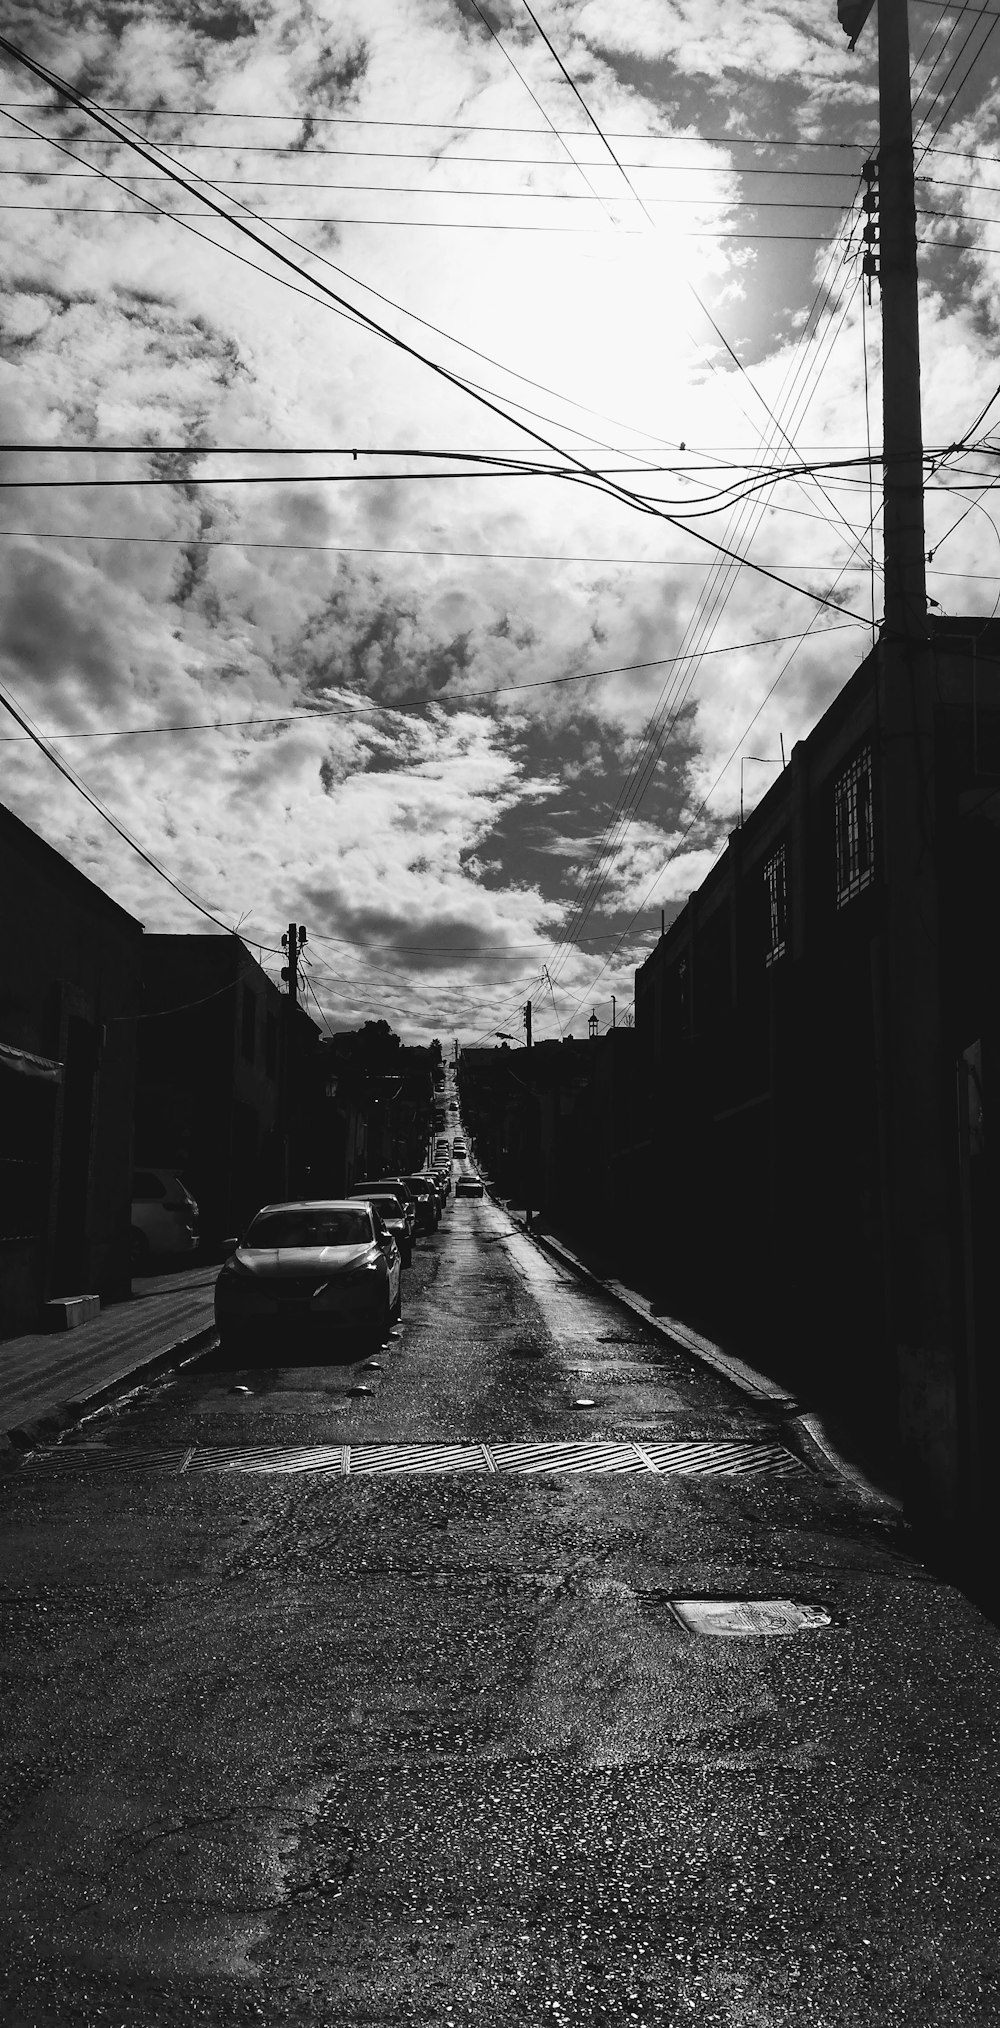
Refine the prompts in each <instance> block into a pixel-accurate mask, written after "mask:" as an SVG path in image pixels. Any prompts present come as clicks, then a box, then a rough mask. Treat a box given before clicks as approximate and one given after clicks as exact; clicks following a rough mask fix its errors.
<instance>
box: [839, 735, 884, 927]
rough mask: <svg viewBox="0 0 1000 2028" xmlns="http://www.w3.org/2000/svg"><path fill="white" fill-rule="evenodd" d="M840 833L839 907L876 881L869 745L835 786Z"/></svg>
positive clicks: (870, 753)
mask: <svg viewBox="0 0 1000 2028" xmlns="http://www.w3.org/2000/svg"><path fill="white" fill-rule="evenodd" d="M833 807H834V822H835V824H836V832H837V907H838V908H843V907H844V905H845V903H847V902H849V901H853V900H854V897H855V895H858V894H860V893H861V891H862V888H865V887H870V886H871V883H872V881H873V880H874V878H875V815H874V809H873V806H872V750H871V747H870V746H866V747H865V748H864V750H863V752H861V753H859V754H858V756H857V759H856V760H853V761H852V762H851V765H850V767H848V768H845V769H844V772H843V774H842V775H841V776H840V778H839V780H838V781H837V783H836V784H835V786H834V791H833Z"/></svg>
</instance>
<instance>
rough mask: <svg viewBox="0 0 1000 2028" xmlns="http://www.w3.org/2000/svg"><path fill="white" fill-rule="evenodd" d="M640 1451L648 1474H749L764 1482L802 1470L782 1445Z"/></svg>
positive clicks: (669, 1446) (653, 1446) (648, 1447)
mask: <svg viewBox="0 0 1000 2028" xmlns="http://www.w3.org/2000/svg"><path fill="white" fill-rule="evenodd" d="M640 1448H641V1449H642V1450H643V1451H645V1452H646V1453H647V1455H648V1457H649V1462H650V1470H651V1471H654V1472H660V1473H664V1474H670V1473H673V1472H687V1473H698V1472H707V1473H711V1474H713V1475H716V1474H718V1473H730V1472H733V1473H735V1472H739V1473H740V1474H741V1475H743V1474H744V1473H747V1472H750V1473H756V1474H758V1475H759V1474H764V1475H765V1476H766V1477H767V1478H794V1477H797V1476H798V1475H799V1474H800V1473H802V1472H803V1471H804V1469H805V1467H804V1466H803V1465H802V1464H801V1462H800V1460H799V1459H798V1458H796V1457H793V1456H792V1453H791V1451H786V1450H784V1449H783V1447H782V1446H781V1444H769V1443H763V1444H748V1443H703V1444H697V1443H695V1444H690V1443H689V1444H678V1443H648V1444H642V1445H641V1447H640Z"/></svg>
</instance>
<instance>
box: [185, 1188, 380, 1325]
mask: <svg viewBox="0 0 1000 2028" xmlns="http://www.w3.org/2000/svg"><path fill="white" fill-rule="evenodd" d="M226 1245H227V1247H229V1246H231V1247H232V1252H231V1254H230V1257H229V1259H228V1260H227V1261H226V1263H225V1265H224V1267H223V1268H222V1270H221V1272H220V1274H219V1278H218V1280H217V1282H216V1284H215V1320H216V1323H217V1325H218V1328H219V1337H220V1340H221V1343H222V1347H223V1350H224V1351H235V1350H238V1349H240V1348H241V1347H243V1346H246V1347H247V1348H248V1349H269V1350H270V1349H273V1350H277V1351H285V1350H286V1349H287V1346H288V1340H289V1334H290V1333H293V1334H295V1335H297V1336H301V1337H303V1338H305V1339H307V1340H311V1341H313V1342H315V1341H316V1340H319V1342H320V1343H321V1344H322V1343H328V1342H329V1341H330V1340H333V1339H336V1338H338V1337H342V1336H343V1335H345V1334H348V1333H353V1334H355V1335H356V1336H357V1337H358V1338H359V1339H360V1340H361V1341H362V1342H363V1343H364V1344H365V1345H370V1346H371V1348H372V1349H373V1350H374V1349H375V1347H376V1346H378V1345H381V1343H382V1341H383V1339H384V1338H386V1337H387V1336H388V1334H389V1327H390V1324H391V1323H392V1322H393V1321H394V1320H395V1319H396V1318H398V1316H399V1314H400V1308H401V1304H400V1255H399V1248H398V1246H397V1244H396V1241H395V1239H394V1238H393V1236H392V1235H391V1233H389V1232H388V1231H387V1230H386V1228H385V1225H384V1223H383V1221H382V1220H381V1219H380V1218H379V1216H378V1214H377V1212H376V1211H375V1210H374V1209H373V1208H372V1206H370V1205H368V1204H361V1203H352V1202H348V1201H346V1200H344V1199H339V1198H331V1199H308V1200H302V1201H299V1202H294V1203H292V1202H289V1203H284V1204H265V1205H264V1207H263V1209H262V1210H261V1211H258V1212H257V1214H256V1216H255V1217H254V1218H252V1219H251V1221H250V1224H249V1225H248V1227H247V1230H246V1232H245V1233H244V1235H243V1237H242V1239H239V1240H234V1241H228V1240H227V1242H226Z"/></svg>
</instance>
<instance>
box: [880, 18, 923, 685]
mask: <svg viewBox="0 0 1000 2028" xmlns="http://www.w3.org/2000/svg"><path fill="white" fill-rule="evenodd" d="M878 107H879V150H878V171H879V176H878V184H879V189H878V194H879V214H878V216H879V284H880V288H881V293H882V459H883V469H884V473H885V491H884V505H883V521H882V527H883V557H884V563H885V633H886V636H888V638H889V639H890V640H896V639H898V638H902V639H903V640H905V641H911V642H919V643H920V644H921V645H923V644H924V643H925V642H926V639H927V578H926V569H925V550H926V541H925V536H924V445H923V425H922V422H921V414H920V320H919V315H918V308H917V213H916V203H915V198H914V187H913V115H912V111H911V106H910V35H909V22H908V18H907V0H878Z"/></svg>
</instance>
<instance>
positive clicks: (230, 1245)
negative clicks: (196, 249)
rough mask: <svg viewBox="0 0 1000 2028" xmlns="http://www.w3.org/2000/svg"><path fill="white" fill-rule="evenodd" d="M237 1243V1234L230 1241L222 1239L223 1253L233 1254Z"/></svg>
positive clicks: (238, 1241)
mask: <svg viewBox="0 0 1000 2028" xmlns="http://www.w3.org/2000/svg"><path fill="white" fill-rule="evenodd" d="M239 1243H240V1240H239V1234H238V1233H237V1234H236V1235H235V1236H234V1237H233V1238H232V1239H224V1240H223V1242H222V1250H223V1253H235V1252H236V1249H237V1247H238V1246H239Z"/></svg>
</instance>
